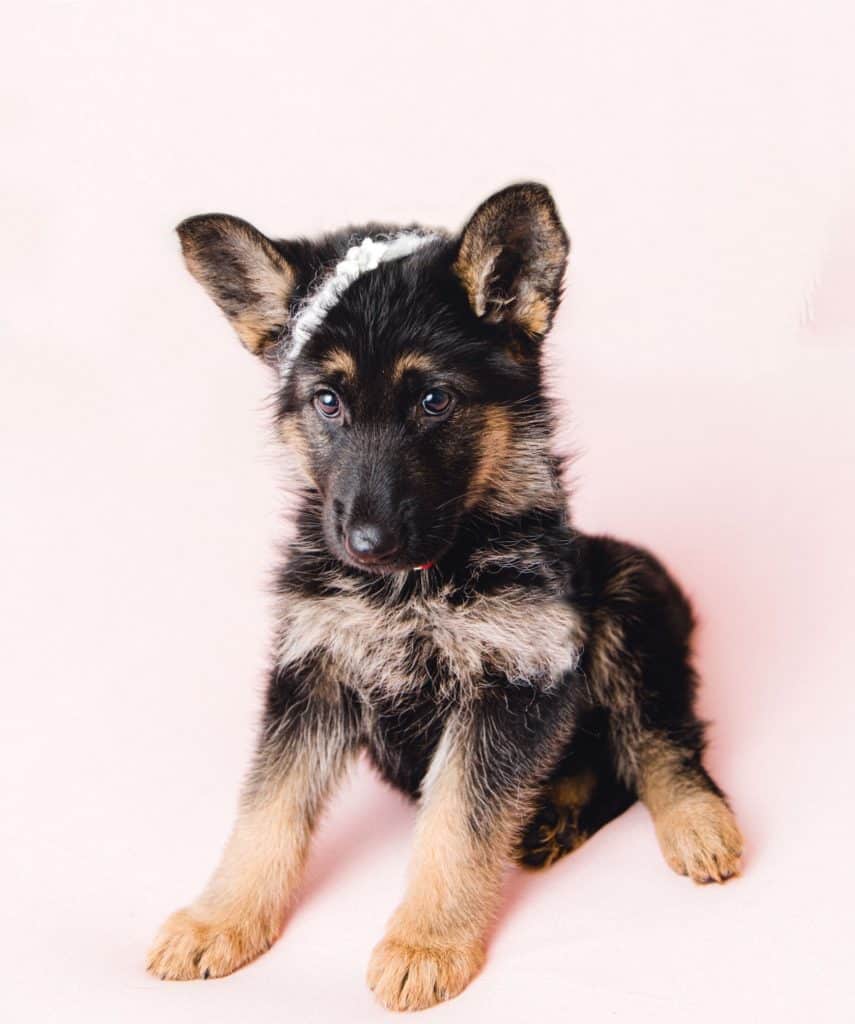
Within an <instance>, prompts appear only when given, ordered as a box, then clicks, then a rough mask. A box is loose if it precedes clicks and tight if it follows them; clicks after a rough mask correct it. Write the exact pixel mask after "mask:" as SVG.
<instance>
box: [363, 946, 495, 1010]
mask: <svg viewBox="0 0 855 1024" xmlns="http://www.w3.org/2000/svg"><path fill="white" fill-rule="evenodd" d="M483 963H484V947H483V945H482V944H480V943H474V944H472V943H470V944H464V945H459V946H428V945H414V944H411V943H409V942H405V941H403V940H401V939H397V938H386V939H383V941H382V942H380V943H379V945H377V946H376V947H375V949H374V952H373V953H372V954H371V961H370V963H369V964H368V985H369V988H371V989H372V991H373V992H374V995H375V996H376V997H377V999H378V1000H379V1001H380V1002H381V1003H382V1004H383V1006H385V1007H386V1009H387V1010H425V1009H427V1008H428V1007H429V1006H433V1005H435V1004H436V1003H440V1002H442V1001H443V1000H445V999H451V998H453V997H454V996H456V995H459V994H460V993H461V992H462V991H463V989H464V988H466V986H467V985H468V984H469V982H470V981H471V980H472V979H473V978H474V977H475V975H476V974H477V973H478V971H480V970H481V966H482V965H483Z"/></svg>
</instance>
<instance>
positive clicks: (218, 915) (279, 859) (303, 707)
mask: <svg viewBox="0 0 855 1024" xmlns="http://www.w3.org/2000/svg"><path fill="white" fill-rule="evenodd" d="M302 689H303V680H301V679H299V678H295V677H292V676H288V675H283V674H282V673H276V674H274V676H273V679H272V680H271V683H270V688H269V691H268V712H267V720H266V723H265V728H264V730H263V732H262V737H261V742H260V745H259V750H258V754H257V757H256V763H255V766H254V770H253V772H252V774H251V776H250V779H249V783H248V785H247V787H246V792H245V794H244V797H243V800H242V804H241V808H240V813H239V815H238V819H237V822H236V824H235V827H234V830H233V832H232V835H231V837H230V839H229V841H228V843H227V845H226V848H225V851H224V853H223V856H222V858H221V861H220V864H219V867H218V868H217V870H216V871H215V873H214V876H213V877H212V878H211V880H210V882H209V883H208V886H207V887H206V889H205V891H204V892H203V893H202V895H201V896H200V897H199V898H198V899H197V900H196V901H195V902H194V903H193V904H192V905H191V906H190V907H187V908H185V909H184V910H179V911H178V912H177V913H175V914H173V915H172V916H171V917H170V918H169V919H168V920H167V921H166V923H165V924H164V925H163V927H162V928H161V930H160V932H159V934H158V936H157V937H156V939H155V942H154V945H153V946H152V948H151V951H150V952H149V957H148V970H149V971H150V972H151V973H152V974H155V975H157V976H158V977H160V978H163V979H171V980H189V979H192V978H217V977H221V976H223V975H226V974H231V972H232V971H234V970H236V969H237V968H238V967H241V966H243V965H244V964H246V963H248V962H249V961H250V960H254V959H255V958H256V957H257V956H259V955H260V954H261V953H264V952H265V951H266V950H267V949H269V948H270V946H271V945H272V944H273V942H274V941H275V940H276V938H277V937H278V935H279V932H280V929H281V927H282V922H283V918H284V914H285V910H286V908H287V906H288V904H289V902H290V901H291V899H292V898H293V896H294V893H295V891H296V888H297V885H298V883H299V880H300V877H301V874H302V868H303V863H304V860H305V856H306V853H307V850H308V846H309V839H310V836H311V832H312V828H313V825H314V822H315V819H316V818H317V816H318V812H319V810H320V807H321V804H322V802H323V800H324V798H325V797H326V795H327V793H328V792H329V790H330V789H331V787H332V784H333V783H334V781H335V780H336V778H337V777H338V775H339V774H340V772H341V770H342V769H343V767H344V766H345V763H346V761H347V760H348V755H350V754H352V753H353V752H354V751H355V748H356V737H357V735H358V731H357V728H356V725H355V721H354V715H353V709H349V708H348V706H347V705H346V704H345V702H344V699H343V698H342V699H338V700H327V699H318V698H314V697H311V696H309V695H308V694H306V693H303V692H301V691H302Z"/></svg>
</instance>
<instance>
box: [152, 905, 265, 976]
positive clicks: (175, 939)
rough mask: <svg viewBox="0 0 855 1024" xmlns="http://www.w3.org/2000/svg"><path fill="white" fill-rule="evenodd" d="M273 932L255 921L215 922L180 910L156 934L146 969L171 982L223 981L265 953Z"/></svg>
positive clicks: (255, 919) (257, 920) (258, 921)
mask: <svg viewBox="0 0 855 1024" xmlns="http://www.w3.org/2000/svg"><path fill="white" fill-rule="evenodd" d="M276 931H277V929H275V928H274V927H272V926H271V924H270V923H269V922H265V921H261V920H259V919H257V918H252V917H248V918H247V919H246V920H240V919H238V920H234V921H229V920H226V919H221V920H216V919H209V918H207V917H205V916H203V915H202V914H197V913H195V912H194V911H192V910H189V909H188V910H179V911H178V912H177V913H175V914H173V915H172V917H170V918H169V919H168V920H167V921H166V923H165V924H164V925H163V927H162V928H161V930H160V932H159V933H158V936H157V938H156V939H155V941H154V945H153V946H152V948H151V950H150V952H149V955H148V970H149V971H150V972H151V973H152V974H155V975H157V977H159V978H162V979H164V980H167V979H168V980H170V981H189V980H190V979H192V978H222V977H223V976H224V975H226V974H231V973H232V971H236V970H237V969H238V967H242V966H243V965H244V964H246V963H249V961H250V960H254V959H255V958H256V957H257V956H259V955H260V954H261V953H264V952H265V951H266V950H268V949H269V948H270V946H271V945H272V944H273V942H274V940H275V938H276Z"/></svg>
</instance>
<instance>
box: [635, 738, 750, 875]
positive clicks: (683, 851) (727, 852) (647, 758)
mask: <svg viewBox="0 0 855 1024" xmlns="http://www.w3.org/2000/svg"><path fill="white" fill-rule="evenodd" d="M683 763H684V760H683V758H682V756H681V754H680V751H679V750H677V749H676V748H674V747H673V745H671V744H669V743H667V742H666V741H664V740H654V741H651V742H650V743H649V744H648V745H647V747H646V749H645V751H644V754H643V756H642V763H641V770H640V775H639V777H640V781H639V796H640V797H641V799H642V800H643V801H644V803H645V804H646V805H647V807H648V809H649V810H650V813H651V815H652V817H653V823H654V825H655V827H656V836H657V838H658V840H659V845H660V847H661V848H662V853H663V855H664V857H665V860H666V862H667V863H668V865H669V866H670V867H671V868H673V870H674V871H676V872H677V873H678V874H680V875H688V876H689V877H690V878H691V879H692V880H693V881H695V882H700V883H705V882H725V881H727V879H728V878H731V877H732V876H733V875H738V874H739V872H740V869H741V856H742V845H743V844H742V836H741V835H740V832H739V828H738V826H737V824H736V820H735V819H734V817H733V813H732V812H731V810H730V808H729V807H728V806H727V804H726V803H725V802H724V800H722V798H721V797H719V796H717V795H716V794H715V793H711V792H709V790H706V789H704V788H702V787H701V786H699V785H698V783H697V782H696V781H695V779H694V778H693V776H692V775H691V773H688V772H686V771H685V769H684V768H683Z"/></svg>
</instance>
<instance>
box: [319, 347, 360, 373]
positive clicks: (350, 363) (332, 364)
mask: <svg viewBox="0 0 855 1024" xmlns="http://www.w3.org/2000/svg"><path fill="white" fill-rule="evenodd" d="M321 369H322V370H323V371H324V373H330V374H332V373H340V374H341V375H342V376H344V377H347V378H349V379H350V380H355V379H356V360H355V359H354V358H353V356H352V355H351V354H350V353H349V352H347V351H346V350H345V349H343V348H334V349H331V350H330V351H329V352H328V353H327V354H326V355H325V356H324V358H323V360H322V362H321Z"/></svg>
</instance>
